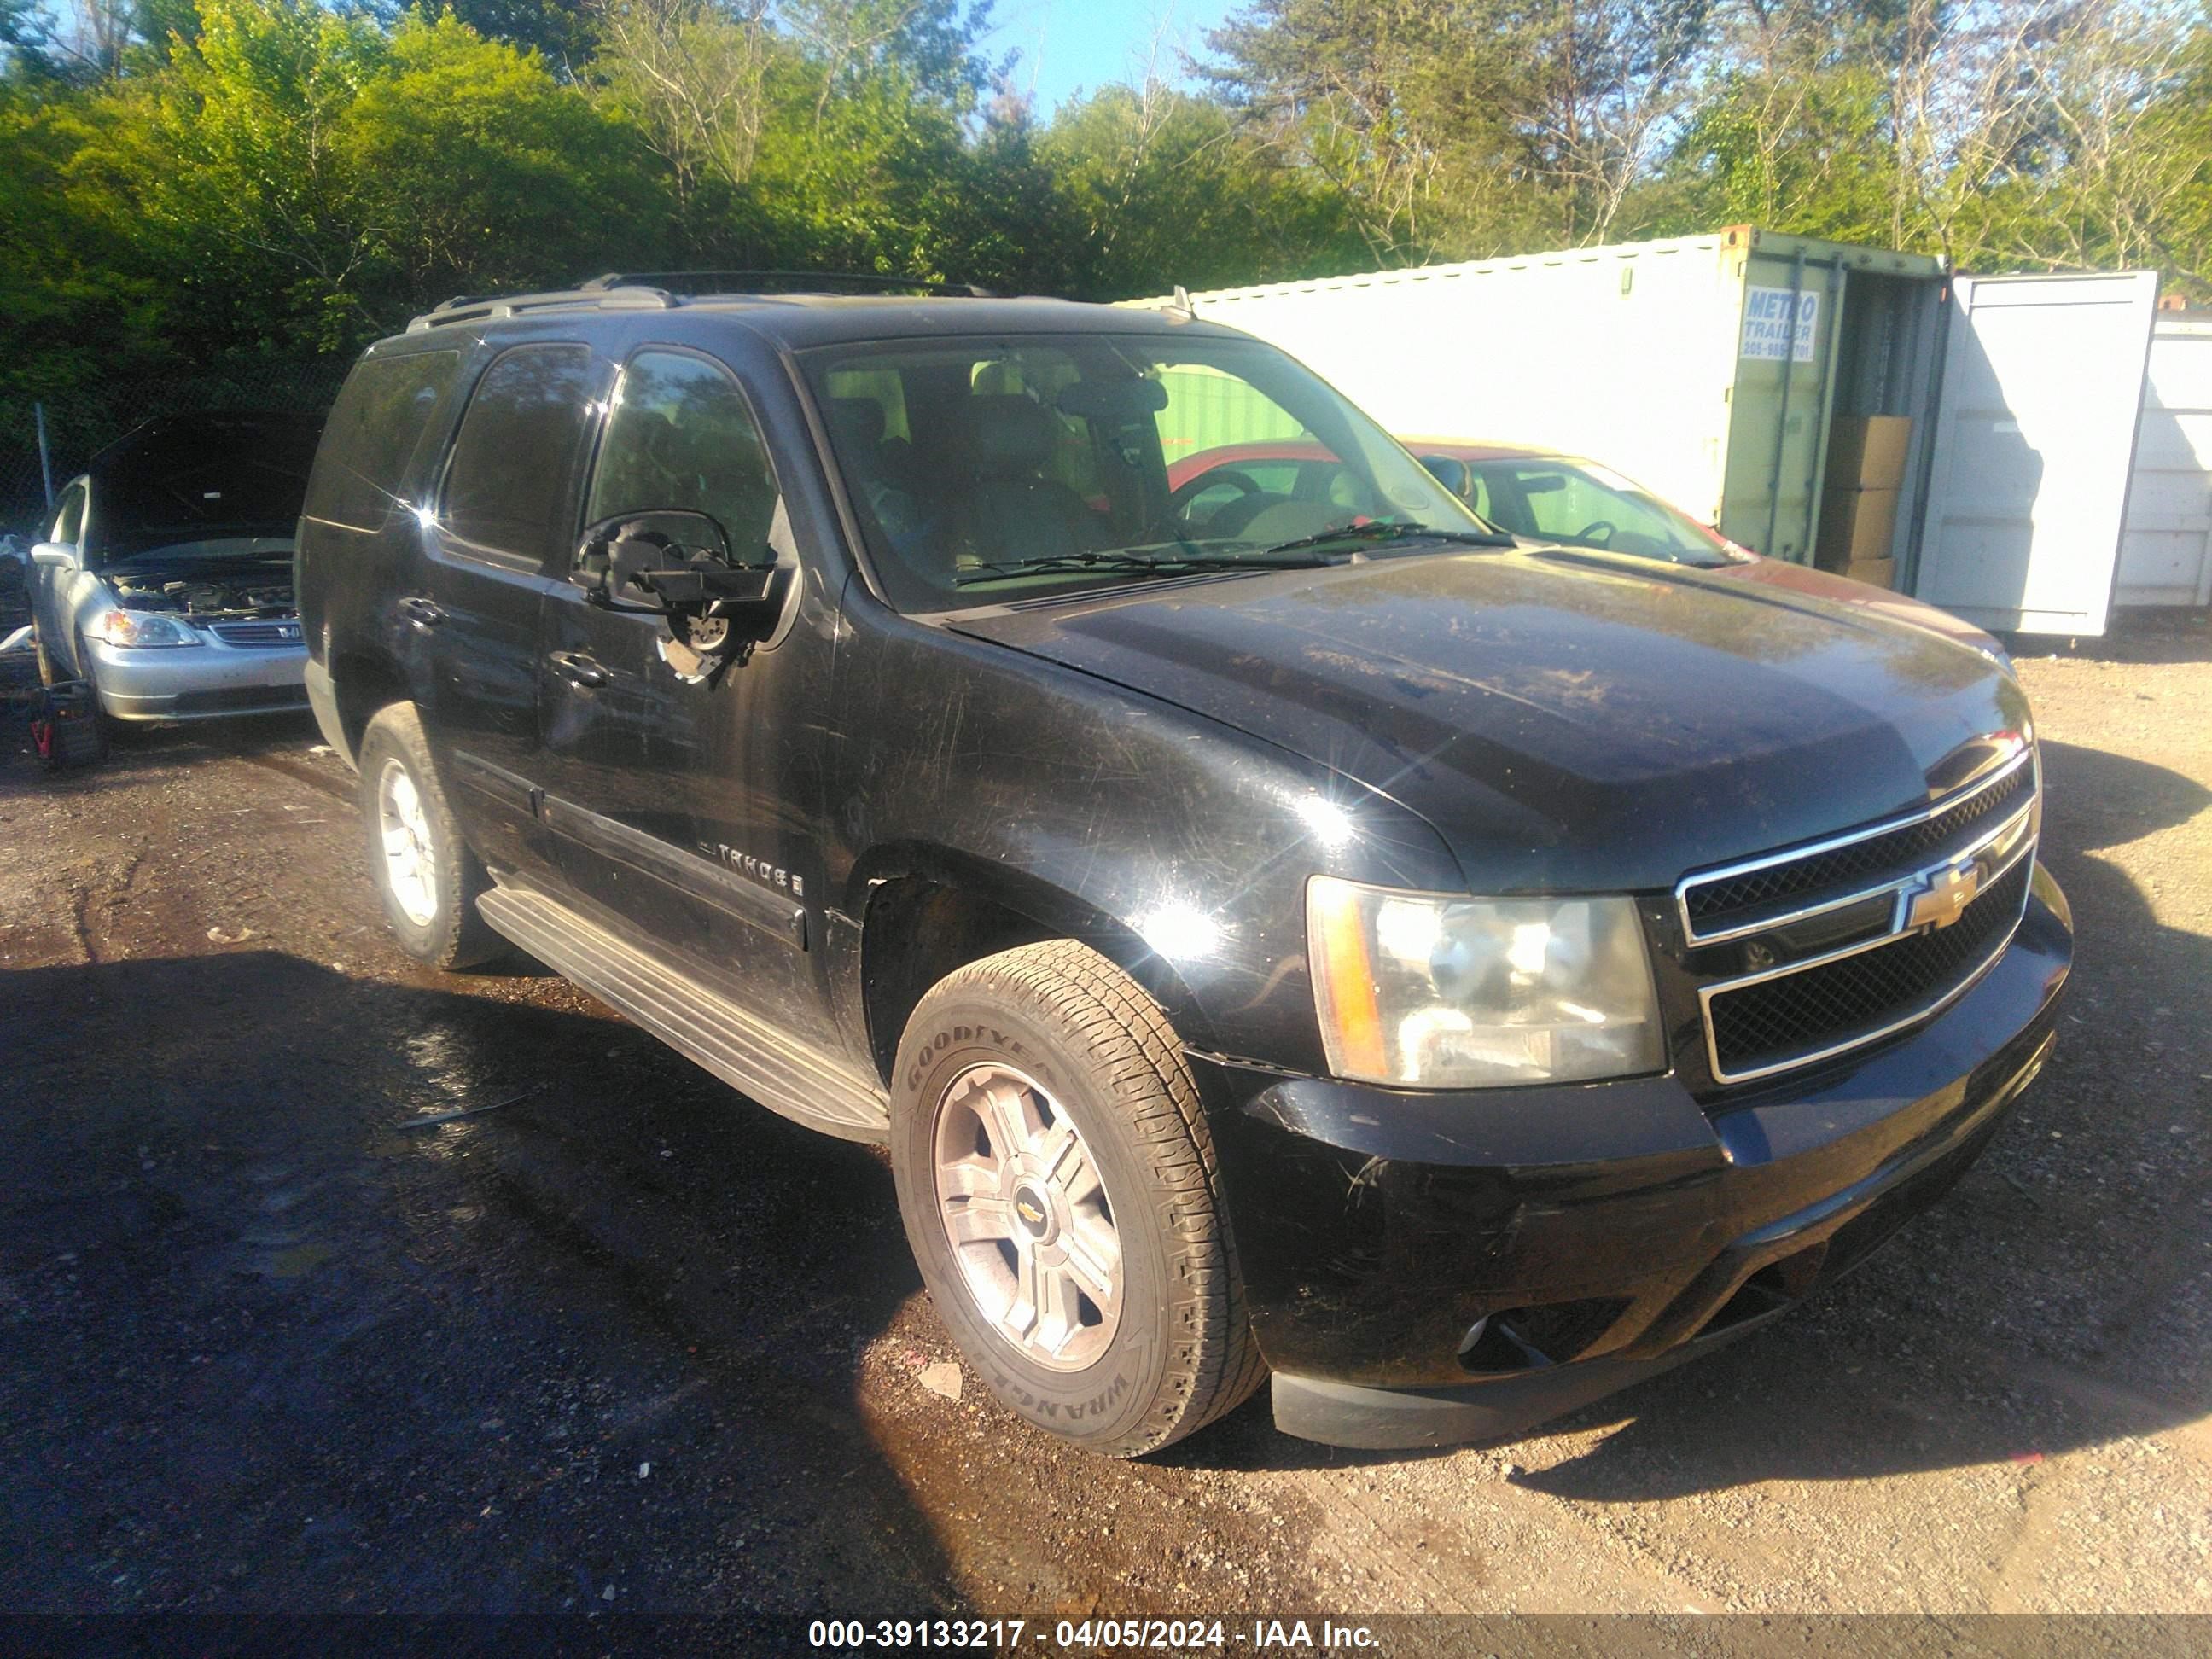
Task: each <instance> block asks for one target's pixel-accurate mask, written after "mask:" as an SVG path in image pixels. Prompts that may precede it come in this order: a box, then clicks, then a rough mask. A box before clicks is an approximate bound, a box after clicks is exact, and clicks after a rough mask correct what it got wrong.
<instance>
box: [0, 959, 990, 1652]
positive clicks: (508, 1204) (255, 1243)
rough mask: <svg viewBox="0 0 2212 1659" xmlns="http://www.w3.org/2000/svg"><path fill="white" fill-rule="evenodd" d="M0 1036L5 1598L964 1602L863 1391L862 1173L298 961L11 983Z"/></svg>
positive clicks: (896, 1246)
mask: <svg viewBox="0 0 2212 1659" xmlns="http://www.w3.org/2000/svg"><path fill="white" fill-rule="evenodd" d="M0 1044H4V1048H5V1052H6V1054H7V1055H8V1065H7V1067H6V1071H5V1073H4V1077H0V1111H4V1115H5V1117H6V1121H7V1122H8V1124H9V1154H8V1158H7V1163H6V1175H5V1176H4V1180H0V1491H4V1492H6V1493H7V1494H8V1501H7V1503H6V1504H5V1505H4V1507H0V1558H4V1559H5V1561H6V1562H7V1564H8V1565H6V1567H5V1568H4V1569H0V1572H3V1573H4V1578H5V1581H6V1583H8V1584H9V1605H10V1606H11V1607H14V1608H15V1609H16V1610H18V1611H27V1610H48V1611H82V1610H94V1609H104V1608H114V1607H145V1606H165V1607H192V1606H221V1607H224V1608H226V1609H228V1610H233V1611H235V1610H240V1609H269V1610H331V1609H342V1608H354V1609H359V1610H364V1611H365V1610H368V1609H372V1608H378V1607H400V1608H404V1609H406V1610H408V1611H410V1612H416V1613H429V1612H440V1611H470V1612H496V1611H515V1610H551V1609H559V1608H562V1607H593V1608H600V1609H604V1608H607V1607H617V1608H620V1609H623V1610H631V1609H639V1608H651V1607H665V1608H671V1609H684V1610H699V1609H703V1608H710V1607H744V1608H747V1609H750V1610H754V1611H775V1610H779V1609H787V1610H800V1609H817V1610H819V1609H821V1608H823V1607H833V1608H835V1609H836V1610H838V1611H839V1612H841V1613H843V1612H847V1611H850V1612H852V1613H855V1614H857V1613H863V1612H867V1611H871V1610H873V1611H883V1612H890V1613H902V1614H906V1615H908V1616H912V1615H914V1614H915V1613H918V1612H923V1611H927V1610H929V1609H932V1608H940V1609H941V1608H943V1607H945V1604H946V1601H947V1599H948V1598H949V1597H950V1596H951V1595H952V1594H953V1592H952V1590H951V1588H950V1577H949V1574H948V1572H947V1571H946V1569H945V1563H944V1560H943V1559H942V1557H941V1555H940V1553H939V1550H938V1547H937V1546H936V1544H935V1542H934V1541H933V1537H932V1534H931V1533H930V1530H929V1528H928V1527H927V1525H926V1524H925V1523H924V1522H922V1521H921V1519H920V1518H919V1517H918V1516H916V1514H915V1511H914V1510H913V1508H912V1505H911V1504H910V1503H909V1501H908V1498H907V1497H906V1495H905V1492H904V1490H903V1488H902V1486H901V1485H900V1483H899V1481H898V1480H897V1479H896V1477H895V1475H894V1474H892V1473H891V1471H890V1469H889V1468H886V1467H885V1465H884V1462H882V1460H881V1458H880V1456H879V1455H878V1454H877V1453H876V1452H875V1451H874V1449H872V1443H871V1440H870V1438H869V1436H868V1434H867V1432H866V1429H865V1427H864V1425H862V1424H861V1422H860V1418H859V1415H858V1412H857V1407H856V1402H855V1400H854V1389H855V1381H854V1379H855V1375H856V1369H857V1361H858V1356H859V1353H860V1350H861V1348H862V1347H863V1346H864V1345H866V1343H867V1342H868V1341H869V1340H870V1339H871V1338H872V1337H873V1336H875V1335H876V1334H878V1333H879V1332H880V1331H881V1330H882V1329H883V1328H884V1325H885V1323H886V1322H887V1321H888V1320H890V1317H891V1316H892V1315H893V1313H894V1311H895V1310H896V1309H897V1308H898V1306H899V1305H900V1304H901V1303H902V1301H903V1300H904V1299H905V1298H906V1297H908V1296H909V1295H910V1294H911V1293H912V1291H914V1289H915V1285H916V1279H915V1273H914V1270H913V1267H912V1266H911V1263H910V1261H909V1260H908V1255H907V1251H906V1246H905V1242H904V1240H903V1237H902V1235H901V1233H900V1230H899V1225H898V1221H897V1212H896V1205H895V1204H894V1202H893V1200H892V1194H891V1192H890V1180H889V1176H888V1175H887V1173H886V1171H885V1170H884V1167H883V1165H882V1164H881V1162H880V1161H879V1160H878V1158H875V1157H873V1156H872V1155H871V1154H870V1153H869V1152H866V1151H865V1150H863V1149H860V1148H857V1147H854V1146H848V1145H845V1144H843V1143H841V1142H837V1141H833V1140H828V1139H823V1138H821V1137H819V1136H816V1135H813V1134H810V1133H806V1132H805V1131H803V1130H800V1129H799V1128H797V1127H793V1126H791V1125H788V1124H787V1123H785V1122H783V1121H781V1120H780V1119H777V1118H774V1117H771V1116H769V1115H767V1114H765V1113H763V1112H760V1111H758V1110H757V1109H753V1108H750V1106H748V1105H746V1104H745V1103H743V1102H742V1101H740V1100H738V1099H737V1098H736V1097H733V1096H732V1095H730V1094H729V1092H728V1091H726V1090H723V1089H721V1088H720V1085H717V1084H715V1083H714V1081H713V1080H712V1079H708V1078H706V1077H705V1076H704V1075H703V1074H702V1073H698V1072H696V1070H694V1069H693V1068H691V1067H690V1066H687V1065H686V1064H685V1063H684V1061H682V1060H680V1059H678V1058H677V1057H676V1056H675V1055H673V1054H669V1053H668V1052H667V1051H665V1050H664V1049H663V1048H660V1046H659V1044H657V1043H655V1042H653V1041H652V1040H651V1039H650V1038H648V1037H646V1036H643V1035H642V1034H641V1033H639V1032H637V1031H635V1030H632V1029H630V1028H629V1027H627V1026H625V1025H623V1024H620V1023H619V1022H617V1021H613V1020H611V1019H607V1018H595V1017H592V1016H591V1015H589V1014H586V1013H577V1012H561V1011H558V1010H551V1009H546V1008H541V1007H535V1006H516V1005H513V1004H511V1003H507V1002H504V1001H500V1000H494V999H493V998H492V997H490V996H488V995H486V996H477V995H468V994H459V993H458V992H456V991H450V990H437V989H429V988H410V987H404V986H398V987H395V986H391V985H386V984H380V983H375V982H370V981H361V980H356V979H349V978H346V977H343V976H341V975H336V974H333V973H331V972H328V971H326V970H325V969H322V968H319V967H318V966H316V965H315V964H313V963H307V962H304V961H301V960H299V959H297V958H295V957H289V956H283V955H279V954H276V953H273V952H264V951H236V952H230V953H226V954H220V955H214V956H209V957H199V958H195V959H191V960H170V961H133V962H124V963H110V964H102V965H94V966H90V967H67V968H54V969H27V970H22V971H17V972H14V973H8V974H0ZM532 1091H535V1092H532ZM519 1095H522V1096H526V1098H523V1099H521V1100H520V1101H519V1102H517V1103H513V1104H510V1105H507V1106H504V1107H502V1108H501V1109H499V1110H497V1111H496V1112H494V1113H490V1114H487V1115H483V1116H481V1117H477V1118H471V1119H466V1120H464V1121H458V1122H454V1123H451V1124H447V1125H444V1126H441V1127H427V1128H417V1129H412V1130H410V1129H408V1128H407V1127H404V1126H405V1125H406V1124H407V1123H409V1121H410V1120H414V1119H416V1118H419V1117H421V1116H422V1115H427V1114H431V1113H435V1112H439V1111H446V1110H453V1109H465V1108H467V1107H470V1106H475V1105H483V1104H486V1103H495V1102H499V1101H501V1100H513V1097H516V1096H519ZM610 1589H611V1593H612V1600H611V1601H609V1600H608V1595H609V1592H610Z"/></svg>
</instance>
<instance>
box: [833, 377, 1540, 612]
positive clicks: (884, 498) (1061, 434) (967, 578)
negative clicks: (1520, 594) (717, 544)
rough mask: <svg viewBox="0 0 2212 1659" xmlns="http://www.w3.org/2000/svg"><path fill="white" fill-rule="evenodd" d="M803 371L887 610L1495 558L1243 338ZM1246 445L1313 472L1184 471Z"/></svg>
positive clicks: (1323, 389)
mask: <svg viewBox="0 0 2212 1659" xmlns="http://www.w3.org/2000/svg"><path fill="white" fill-rule="evenodd" d="M803 361H804V362H805V368H806V374H807V376H808V378H809V380H811V383H812V386H813V389H814V392H815V394H816V396H817V398H820V399H821V402H822V406H823V410H824V412H825V414H826V416H827V417H828V421H829V436H830V447H831V448H832V449H833V450H834V452H835V453H836V461H837V465H838V467H839V469H840V471H842V474H843V476H844V479H845V482H846V485H847V488H848V493H849V494H850V495H851V497H852V501H853V504H854V510H855V511H856V512H857V513H859V515H860V522H861V529H862V532H863V533H864V535H865V536H866V539H867V543H868V547H869V550H870V552H871V553H872V556H873V558H874V562H875V565H876V568H877V571H878V575H879V577H880V579H881V580H882V582H883V585H884V589H885V590H886V592H887V593H888V595H889V597H890V600H891V602H892V604H894V605H896V606H897V607H898V608H899V609H901V610H902V611H943V610H950V609H953V608H955V607H957V606H961V605H987V604H993V603H996V602H999V601H1001V600H1004V599H1016V598H1025V597H1029V596H1030V595H1032V594H1041V593H1050V592H1070V591H1075V590H1079V589H1083V588H1091V587H1099V586H1109V585H1112V584H1117V583H1126V582H1130V581H1139V580H1147V579H1148V578H1157V577H1159V576H1165V575H1180V574H1186V573H1188V572H1189V571H1191V570H1193V569H1200V570H1215V569H1231V570H1234V569H1237V568H1243V567H1244V566H1247V565H1249V566H1251V567H1253V568H1277V567H1280V566H1282V565H1285V564H1315V563H1322V562H1329V561H1332V560H1334V559H1336V558H1339V557H1343V556H1351V555H1352V554H1354V553H1356V552H1357V553H1364V554H1366V555H1368V556H1377V555H1378V554H1379V552H1380V551H1382V550H1385V549H1388V550H1392V551H1395V550H1399V549H1401V548H1404V549H1418V548H1420V547H1422V546H1424V545H1437V544H1438V543H1437V540H1436V539H1434V538H1444V544H1449V538H1462V540H1472V541H1474V542H1477V543H1479V544H1485V545H1493V546H1495V545H1501V544H1508V543H1504V541H1503V538H1498V537H1496V536H1494V535H1492V534H1491V533H1490V532H1489V531H1488V527H1487V526H1485V525H1483V524H1482V523H1480V521H1479V520H1476V519H1475V518H1474V517H1473V516H1472V515H1470V514H1469V513H1468V510H1467V508H1466V507H1464V506H1463V505H1462V503H1461V502H1460V501H1457V500H1456V499H1455V497H1454V496H1453V495H1451V493H1450V492H1449V490H1447V489H1443V487H1441V486H1440V485H1439V484H1438V483H1437V482H1436V480H1435V479H1433V478H1431V477H1430V476H1429V475H1428V473H1427V472H1426V471H1424V470H1423V469H1422V468H1421V466H1420V465H1419V464H1418V463H1417V462H1415V461H1414V460H1413V458H1412V457H1410V456H1408V455H1407V453H1406V452H1405V451H1404V450H1402V449H1401V448H1400V447H1398V446H1397V444H1396V443H1395V442H1394V441H1392V440H1391V439H1390V438H1389V436H1388V435H1386V434H1384V433H1383V430H1382V429H1381V428H1379V427H1377V426H1376V425H1375V424H1374V422H1371V421H1370V420H1369V419H1368V418H1367V417H1366V416H1364V415H1362V414H1360V413H1359V412H1358V410H1355V409H1354V408H1353V407H1352V405H1351V404H1348V403H1346V401H1345V400H1344V398H1341V397H1340V396H1339V395H1338V394H1337V393H1336V392H1333V391H1331V390H1330V389H1329V387H1328V386H1327V385H1325V384H1324V383H1323V382H1322V381H1321V380H1318V379H1316V377H1315V376H1314V375H1313V374H1310V373H1309V372H1308V371H1307V370H1305V369H1304V368H1300V367H1299V366H1298V365H1297V363H1295V362H1292V361H1291V359H1290V358H1288V357H1286V356H1284V355H1283V354H1282V353H1281V352H1279V351H1277V350H1276V349H1273V347H1271V346H1267V345H1262V344H1261V343H1259V342H1257V341H1248V340H1229V339H1219V338H1204V337H1200V338H1191V339H1180V338H1174V337H1161V336H1158V335H1111V336H1104V335H1085V336H1079V337H1024V338H1018V339H1012V340H1007V339H994V338H990V337H980V336H979V337H975V338H972V339H967V340H954V341H931V342H927V343H916V342H912V341H893V342H884V343H876V344H872V345H866V346H860V347H834V348H825V349H823V350H820V351H817V352H812V353H809V354H806V355H805V357H804V359H803ZM1250 445H1259V446H1267V445H1276V446H1280V447H1286V448H1295V449H1296V450H1297V453H1300V454H1301V455H1302V456H1306V457H1310V458H1312V459H1313V460H1314V461H1315V462H1316V463H1318V464H1314V465H1305V466H1302V467H1299V468H1297V469H1294V470H1293V471H1292V472H1291V473H1290V474H1285V473H1284V472H1283V471H1282V470H1281V469H1279V468H1276V469H1268V468H1263V467H1256V466H1255V467H1249V468H1240V467H1238V466H1237V465H1234V464H1233V463H1229V464H1225V465H1218V466H1215V465H1207V466H1206V467H1204V469H1203V470H1202V471H1198V472H1193V471H1191V470H1190V468H1189V467H1188V465H1186V464H1187V463H1188V462H1189V461H1190V460H1191V459H1193V458H1195V457H1200V456H1207V455H1212V454H1215V453H1218V452H1220V451H1222V450H1224V449H1226V448H1231V447H1239V446H1250ZM1337 531H1346V532H1349V533H1347V534H1346V536H1345V537H1343V538H1341V540H1339V539H1338V538H1334V536H1333V535H1332V534H1330V533H1329V532H1337Z"/></svg>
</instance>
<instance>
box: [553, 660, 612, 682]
mask: <svg viewBox="0 0 2212 1659" xmlns="http://www.w3.org/2000/svg"><path fill="white" fill-rule="evenodd" d="M545 660H546V661H548V662H550V663H551V664H552V665H553V671H554V672H555V673H556V674H558V675H560V677H561V678H562V679H564V680H566V681H568V684H571V685H585V686H590V685H605V684H606V683H607V671H606V670H605V669H604V668H602V667H600V666H599V664H597V663H595V662H593V661H592V659H590V658H589V657H587V656H586V655H585V654H584V653H582V652H580V651H556V652H554V653H552V654H550V656H548V657H547V658H546V659H545Z"/></svg>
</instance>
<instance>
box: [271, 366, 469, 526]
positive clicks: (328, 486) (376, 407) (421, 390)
mask: <svg viewBox="0 0 2212 1659" xmlns="http://www.w3.org/2000/svg"><path fill="white" fill-rule="evenodd" d="M460 368H461V355H460V353H459V352H458V351H417V352H410V353H408V354H405V355H404V356H396V357H371V358H368V359H367V360H366V361H364V362H361V363H360V364H358V365H356V367H355V368H354V371H353V373H352V374H349V375H348V376H346V383H345V386H344V389H343V390H342V391H341V392H339V393H338V400H337V404H335V405H334V406H333V407H332V408H331V418H330V420H329V422H327V423H326V424H325V426H324V428H323V443H322V447H321V448H320V449H319V450H318V451H317V452H316V455H315V470H314V472H313V477H311V478H310V480H309V482H308V486H307V516H308V517H309V518H311V519H325V520H330V521H331V522H332V523H334V524H343V525H350V526H353V527H354V528H355V529H356V530H380V529H382V528H383V527H384V522H385V520H386V518H387V517H388V516H389V515H390V513H391V512H392V508H393V507H398V506H406V505H411V503H409V502H406V501H404V500H403V498H402V486H403V485H404V483H406V481H407V469H408V466H409V465H410V463H411V462H412V461H413V460H414V459H415V451H416V447H417V446H418V445H419V444H420V443H421V442H422V434H423V432H424V431H425V430H426V429H427V428H428V426H429V424H430V417H431V416H432V415H434V414H435V413H436V411H437V408H438V405H439V404H440V403H441V401H442V400H443V399H444V398H445V395H446V393H447V392H448V391H449V390H451V389H452V386H453V377H454V376H455V375H457V374H459V373H460Z"/></svg>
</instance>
